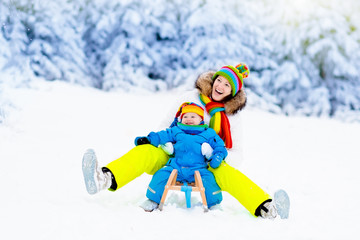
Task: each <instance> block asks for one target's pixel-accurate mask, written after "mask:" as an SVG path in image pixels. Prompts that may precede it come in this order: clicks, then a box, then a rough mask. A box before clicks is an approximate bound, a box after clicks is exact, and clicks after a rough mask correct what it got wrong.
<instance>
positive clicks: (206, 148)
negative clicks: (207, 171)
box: [201, 142, 214, 159]
mask: <svg viewBox="0 0 360 240" xmlns="http://www.w3.org/2000/svg"><path fill="white" fill-rule="evenodd" d="M213 151H214V149H213V148H212V147H211V146H210V144H208V143H206V142H205V143H203V144H201V154H202V155H204V156H205V157H206V159H210V158H211V155H212V153H213Z"/></svg>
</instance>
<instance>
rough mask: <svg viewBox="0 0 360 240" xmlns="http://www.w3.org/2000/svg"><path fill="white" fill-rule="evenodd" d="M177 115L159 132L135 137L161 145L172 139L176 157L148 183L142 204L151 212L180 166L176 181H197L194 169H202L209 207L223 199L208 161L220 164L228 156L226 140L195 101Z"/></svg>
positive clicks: (139, 140)
mask: <svg viewBox="0 0 360 240" xmlns="http://www.w3.org/2000/svg"><path fill="white" fill-rule="evenodd" d="M178 117H180V122H178V121H177V118H178ZM175 119H176V120H175V121H174V124H172V126H173V125H174V126H173V127H171V128H168V129H166V130H163V131H160V132H156V133H155V132H151V133H150V134H149V135H148V136H147V137H137V138H136V139H135V145H142V144H149V143H150V144H152V145H154V146H156V147H158V146H159V145H162V144H165V143H168V142H171V143H173V148H174V153H173V157H171V158H170V159H169V161H168V162H167V164H166V166H165V167H163V168H161V169H160V170H158V171H157V172H156V173H155V174H154V176H153V178H152V180H151V182H150V184H149V187H148V190H147V192H146V196H147V197H148V199H149V200H147V201H146V202H145V203H144V204H143V205H142V207H143V208H144V210H145V211H149V212H151V211H153V210H154V209H156V208H157V207H158V205H159V203H160V200H161V197H162V194H163V192H164V188H165V185H166V183H167V181H168V178H169V176H170V174H171V172H172V170H173V169H177V170H178V176H177V181H179V182H194V181H195V180H194V173H195V170H198V171H199V172H200V175H201V178H202V181H203V184H204V188H205V196H206V201H207V204H208V207H209V208H211V207H212V206H214V205H216V204H219V203H220V202H221V201H222V194H221V190H220V187H219V186H218V184H217V183H216V181H215V177H214V175H213V174H212V173H211V172H210V171H209V170H208V164H209V165H210V167H212V168H218V167H219V166H220V164H221V162H222V161H223V159H224V158H225V157H226V156H227V150H226V148H225V144H224V141H223V140H222V139H221V138H220V137H219V136H218V135H217V134H216V133H215V131H214V130H213V129H212V128H209V127H208V126H207V125H205V124H204V121H203V120H204V109H203V108H202V107H200V106H199V105H197V104H195V103H189V102H187V103H183V104H182V105H181V106H180V108H179V111H178V112H177V114H176V118H175ZM209 145H210V147H211V148H212V149H213V151H212V154H211V155H210V156H208V155H209V154H208V153H206V150H204V149H211V148H209V147H208V146H209ZM206 146H207V147H206ZM202 147H203V149H202ZM204 155H206V156H207V157H208V158H209V159H207V158H206V157H205V156H204Z"/></svg>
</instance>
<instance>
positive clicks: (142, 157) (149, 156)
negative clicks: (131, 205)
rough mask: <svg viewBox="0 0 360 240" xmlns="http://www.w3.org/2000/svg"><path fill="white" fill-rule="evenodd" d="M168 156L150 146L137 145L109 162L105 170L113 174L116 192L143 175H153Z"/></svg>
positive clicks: (159, 149) (165, 161)
mask: <svg viewBox="0 0 360 240" xmlns="http://www.w3.org/2000/svg"><path fill="white" fill-rule="evenodd" d="M168 160H169V156H168V155H167V154H166V153H165V152H164V151H163V150H162V149H161V148H157V147H154V146H152V145H150V144H145V145H139V146H137V147H134V148H133V149H131V150H130V151H129V152H128V153H126V154H125V155H123V156H122V157H120V158H119V159H116V160H115V161H112V162H110V163H109V164H108V165H106V168H107V169H109V170H110V171H111V173H112V174H113V176H114V178H115V181H116V184H117V187H116V189H110V190H117V189H119V188H121V187H122V186H124V185H126V184H127V183H129V182H131V181H132V180H134V179H135V178H137V177H139V176H140V175H142V174H143V173H145V172H146V173H148V174H150V175H153V174H154V173H155V172H156V171H157V170H159V169H160V168H162V167H163V166H164V165H165V164H166V163H167V161H168Z"/></svg>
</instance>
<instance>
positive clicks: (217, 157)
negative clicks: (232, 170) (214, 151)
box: [209, 155, 224, 169]
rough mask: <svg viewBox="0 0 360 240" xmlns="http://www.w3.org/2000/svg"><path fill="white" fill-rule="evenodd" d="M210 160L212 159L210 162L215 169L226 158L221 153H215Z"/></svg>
mask: <svg viewBox="0 0 360 240" xmlns="http://www.w3.org/2000/svg"><path fill="white" fill-rule="evenodd" d="M209 160H210V162H209V165H210V167H212V168H214V169H215V168H218V167H219V166H220V164H221V162H222V161H223V160H224V158H223V157H222V156H220V155H213V156H211V157H210V159H209Z"/></svg>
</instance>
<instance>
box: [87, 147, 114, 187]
mask: <svg viewBox="0 0 360 240" xmlns="http://www.w3.org/2000/svg"><path fill="white" fill-rule="evenodd" d="M82 171H83V174H84V180H85V186H86V190H87V192H88V193H89V194H95V193H98V192H100V191H101V190H104V189H108V188H110V186H111V184H112V176H111V173H110V172H103V171H102V169H101V168H100V167H99V166H98V162H97V159H96V155H95V152H94V150H92V149H88V150H87V151H86V152H85V154H84V156H83V159H82Z"/></svg>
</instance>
